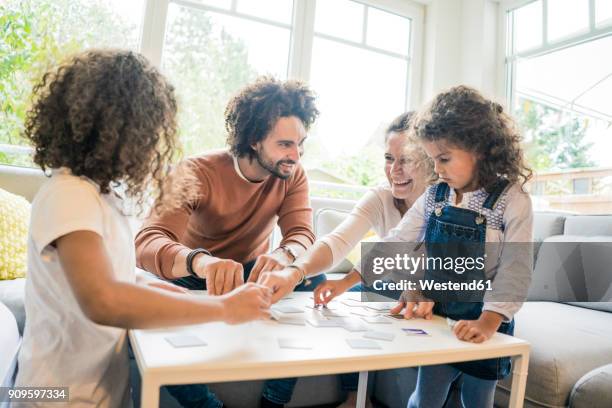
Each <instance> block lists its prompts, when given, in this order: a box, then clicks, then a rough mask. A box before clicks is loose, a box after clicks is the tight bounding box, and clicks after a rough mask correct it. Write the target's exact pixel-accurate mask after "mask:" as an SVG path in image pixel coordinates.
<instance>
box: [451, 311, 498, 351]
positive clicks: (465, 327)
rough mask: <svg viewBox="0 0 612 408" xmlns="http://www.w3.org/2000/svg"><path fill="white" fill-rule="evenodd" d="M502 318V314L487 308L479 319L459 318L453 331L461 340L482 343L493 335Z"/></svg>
mask: <svg viewBox="0 0 612 408" xmlns="http://www.w3.org/2000/svg"><path fill="white" fill-rule="evenodd" d="M502 320H503V317H502V315H500V314H497V313H495V312H489V311H486V310H485V311H484V312H482V314H481V315H480V317H479V318H478V320H459V321H458V322H457V323H456V324H455V326H454V327H453V333H455V336H456V337H457V338H458V339H459V340H463V341H469V342H472V343H482V342H483V341H486V340H489V339H490V338H491V337H493V335H494V334H495V332H496V331H497V329H499V325H500V324H501V322H502Z"/></svg>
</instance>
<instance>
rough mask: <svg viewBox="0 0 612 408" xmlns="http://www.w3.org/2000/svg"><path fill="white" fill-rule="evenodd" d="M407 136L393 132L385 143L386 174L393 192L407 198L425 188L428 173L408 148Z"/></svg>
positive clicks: (399, 196) (398, 196)
mask: <svg viewBox="0 0 612 408" xmlns="http://www.w3.org/2000/svg"><path fill="white" fill-rule="evenodd" d="M406 140H407V137H406V135H405V133H402V132H391V133H389V135H388V137H387V141H386V143H385V175H386V176H387V180H388V181H389V185H390V186H391V194H393V197H395V198H398V199H406V198H409V197H411V195H412V194H413V193H414V192H415V191H417V190H419V191H420V190H421V189H422V188H424V186H425V184H426V181H425V180H426V175H425V174H424V171H423V170H422V169H421V167H422V166H418V165H417V163H416V160H415V158H414V157H411V154H410V151H409V150H408V151H407V149H406Z"/></svg>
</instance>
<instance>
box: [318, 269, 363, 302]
mask: <svg viewBox="0 0 612 408" xmlns="http://www.w3.org/2000/svg"><path fill="white" fill-rule="evenodd" d="M359 282H361V275H360V274H359V272H357V271H356V270H355V269H353V270H351V271H350V272H349V273H348V274H346V275H345V276H344V277H343V278H342V279H338V280H327V281H325V282H323V283H321V284H320V285H319V286H317V287H316V289H315V290H314V294H313V297H314V304H315V305H319V304H322V305H326V304H328V303H329V302H331V301H332V299H334V298H335V297H336V296H340V295H341V294H343V293H344V292H346V291H347V290H349V289H350V288H352V287H353V286H355V285H357V284H358V283H359Z"/></svg>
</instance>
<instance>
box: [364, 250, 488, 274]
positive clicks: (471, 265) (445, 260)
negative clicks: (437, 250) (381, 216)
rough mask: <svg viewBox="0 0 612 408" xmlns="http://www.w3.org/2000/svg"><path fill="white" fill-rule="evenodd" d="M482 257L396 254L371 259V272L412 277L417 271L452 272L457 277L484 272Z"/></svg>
mask: <svg viewBox="0 0 612 408" xmlns="http://www.w3.org/2000/svg"><path fill="white" fill-rule="evenodd" d="M485 258H486V254H485V255H484V256H480V257H476V258H472V257H429V256H425V255H421V256H410V255H408V254H396V255H395V256H391V257H384V256H379V257H374V258H372V272H373V273H374V274H376V275H381V274H383V273H386V272H404V273H409V274H410V275H414V274H415V273H417V271H419V270H427V269H429V270H431V269H435V270H446V271H453V272H455V273H456V274H458V275H462V274H463V273H465V272H471V271H474V270H477V271H478V270H480V271H482V270H484V267H485Z"/></svg>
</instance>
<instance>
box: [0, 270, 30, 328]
mask: <svg viewBox="0 0 612 408" xmlns="http://www.w3.org/2000/svg"><path fill="white" fill-rule="evenodd" d="M25 283H26V280H25V278H20V279H14V280H5V281H0V302H1V303H4V305H5V306H6V307H8V308H9V310H10V311H11V312H12V313H13V315H14V316H15V320H16V321H17V327H18V328H19V333H20V334H23V326H24V325H25V304H24V300H25Z"/></svg>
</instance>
